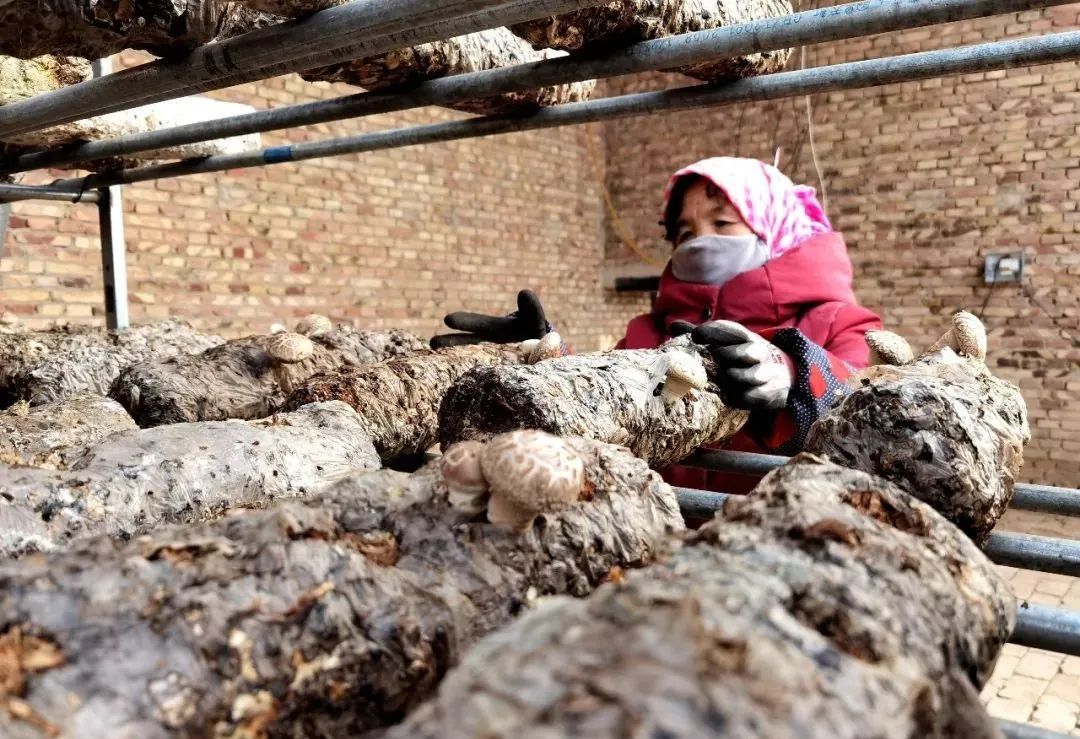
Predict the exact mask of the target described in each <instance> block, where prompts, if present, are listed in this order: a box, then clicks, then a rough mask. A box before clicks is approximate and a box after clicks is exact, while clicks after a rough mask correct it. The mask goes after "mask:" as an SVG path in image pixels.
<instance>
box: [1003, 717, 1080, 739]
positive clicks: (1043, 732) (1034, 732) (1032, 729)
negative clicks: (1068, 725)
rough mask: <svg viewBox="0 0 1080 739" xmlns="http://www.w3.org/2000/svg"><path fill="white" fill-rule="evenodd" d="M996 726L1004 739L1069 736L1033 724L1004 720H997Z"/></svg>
mask: <svg viewBox="0 0 1080 739" xmlns="http://www.w3.org/2000/svg"><path fill="white" fill-rule="evenodd" d="M997 724H998V728H999V729H1001V733H1002V734H1004V735H1005V737H1006V739H1068V736H1069V735H1068V734H1061V733H1058V732H1056V731H1054V730H1052V729H1044V728H1043V727H1041V726H1035V725H1034V724H1019V723H1017V722H1015V721H1006V720H1005V719H998V720H997Z"/></svg>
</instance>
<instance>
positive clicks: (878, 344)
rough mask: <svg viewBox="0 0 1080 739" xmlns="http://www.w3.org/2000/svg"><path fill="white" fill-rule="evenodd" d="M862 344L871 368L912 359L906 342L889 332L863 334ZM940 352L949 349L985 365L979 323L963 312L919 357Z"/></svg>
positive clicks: (913, 354)
mask: <svg viewBox="0 0 1080 739" xmlns="http://www.w3.org/2000/svg"><path fill="white" fill-rule="evenodd" d="M866 343H867V344H869V345H870V364H871V365H879V364H889V365H893V366H896V367H902V366H903V365H905V364H909V363H910V362H912V361H914V359H915V353H914V352H913V351H912V350H911V345H910V344H908V342H907V340H906V339H905V338H904V337H902V336H899V335H898V334H894V333H893V332H892V331H867V332H866ZM942 349H951V350H953V351H954V352H956V353H957V354H959V355H960V356H962V357H969V358H971V359H975V360H978V361H980V362H983V361H986V328H985V327H984V326H983V324H982V321H980V320H979V319H978V317H976V316H974V315H973V314H971V313H968V312H967V311H960V312H959V313H956V314H955V315H953V317H952V326H951V327H950V328H949V330H948V331H946V332H945V333H944V334H943V335H942V337H941V338H940V339H938V340H937V341H935V342H934V343H933V344H931V345H930V346H929V347H928V348H927V349H926V351H925V352H923V354H922V356H926V355H927V354H932V353H933V352H937V351H941V350H942Z"/></svg>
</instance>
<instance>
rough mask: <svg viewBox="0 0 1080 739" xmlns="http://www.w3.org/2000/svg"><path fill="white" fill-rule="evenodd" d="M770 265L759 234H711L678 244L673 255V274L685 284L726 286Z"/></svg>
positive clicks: (764, 245)
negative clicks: (759, 268) (747, 273)
mask: <svg viewBox="0 0 1080 739" xmlns="http://www.w3.org/2000/svg"><path fill="white" fill-rule="evenodd" d="M767 261H769V247H768V246H766V244H765V242H764V241H762V240H761V239H760V238H759V237H758V236H757V235H756V234H747V235H745V236H720V235H718V234H708V235H706V236H698V237H697V238H694V239H690V240H689V241H687V242H685V243H682V244H679V245H678V246H677V247H675V251H673V252H672V253H671V273H672V274H673V275H675V277H677V278H678V279H680V280H682V281H684V282H698V283H701V284H705V285H723V284H724V283H725V282H727V281H728V280H730V279H731V278H732V277H735V276H736V275H741V274H742V273H743V272H749V271H750V270H752V269H757V268H758V267H760V266H762V265H763V264H765V262H767Z"/></svg>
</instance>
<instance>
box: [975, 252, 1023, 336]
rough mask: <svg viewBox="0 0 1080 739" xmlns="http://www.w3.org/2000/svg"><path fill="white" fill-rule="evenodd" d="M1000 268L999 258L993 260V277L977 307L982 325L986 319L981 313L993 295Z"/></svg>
mask: <svg viewBox="0 0 1080 739" xmlns="http://www.w3.org/2000/svg"><path fill="white" fill-rule="evenodd" d="M1000 268H1001V259H998V260H997V261H996V262H994V274H993V277H991V282H990V288H989V289H988V290H987V291H986V297H985V298H984V299H983V304H982V307H981V308H979V322H980V323H982V324H983V325H984V326H985V325H986V321H985V320H984V319H983V313H984V312H985V311H986V306H988V305H990V298H992V297H994V288H995V287H997V284H998V280H997V278H998V269H1000ZM1021 284H1023V283H1021Z"/></svg>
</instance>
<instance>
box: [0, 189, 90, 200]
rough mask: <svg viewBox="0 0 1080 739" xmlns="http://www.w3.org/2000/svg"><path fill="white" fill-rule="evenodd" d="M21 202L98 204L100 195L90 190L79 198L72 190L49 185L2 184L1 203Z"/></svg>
mask: <svg viewBox="0 0 1080 739" xmlns="http://www.w3.org/2000/svg"><path fill="white" fill-rule="evenodd" d="M19 200H63V201H66V202H68V203H96V202H97V201H98V194H97V191H95V190H88V191H86V192H84V193H83V194H82V196H81V197H80V196H79V192H78V191H77V190H75V191H73V190H72V189H71V188H59V187H50V186H47V185H2V184H0V202H3V203H14V202H16V201H19Z"/></svg>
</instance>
